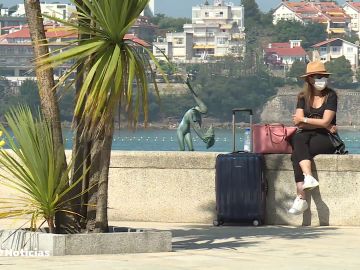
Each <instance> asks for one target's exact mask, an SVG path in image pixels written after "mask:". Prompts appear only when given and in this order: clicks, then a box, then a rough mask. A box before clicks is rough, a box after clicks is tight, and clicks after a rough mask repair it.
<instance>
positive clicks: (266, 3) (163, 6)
mask: <svg viewBox="0 0 360 270" xmlns="http://www.w3.org/2000/svg"><path fill="white" fill-rule="evenodd" d="M298 1H299V0H298ZM23 2H24V1H23V0H0V4H4V5H5V6H7V7H10V6H12V5H15V4H17V3H23ZM46 2H47V3H53V2H62V3H68V2H69V1H68V0H48V1H46ZM204 2H205V1H204V0H155V13H164V14H166V15H168V16H172V17H189V18H190V17H191V7H192V6H194V5H198V4H202V3H204ZM210 2H212V0H210ZM225 2H233V3H234V4H239V3H240V2H241V0H225ZM344 2H345V0H338V3H339V4H343V3H344ZM256 3H257V4H258V6H259V8H260V9H261V10H262V11H269V10H270V9H271V8H275V7H276V6H277V5H279V4H280V3H281V0H256Z"/></svg>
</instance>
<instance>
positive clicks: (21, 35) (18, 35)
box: [2, 27, 150, 47]
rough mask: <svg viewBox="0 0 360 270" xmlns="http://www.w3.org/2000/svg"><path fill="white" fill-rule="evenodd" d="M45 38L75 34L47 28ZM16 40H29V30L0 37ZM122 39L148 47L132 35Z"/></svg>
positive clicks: (71, 31)
mask: <svg viewBox="0 0 360 270" xmlns="http://www.w3.org/2000/svg"><path fill="white" fill-rule="evenodd" d="M45 34H46V37H47V38H74V39H76V38H77V33H76V32H75V31H74V30H69V29H65V28H63V27H59V28H58V29H57V28H48V29H47V31H46V32H45ZM16 38H23V39H29V40H30V32H29V28H23V29H21V30H19V31H16V32H13V33H10V34H6V35H3V36H2V39H3V40H4V39H16ZM124 39H127V40H132V41H134V42H136V43H138V44H140V45H142V46H145V47H147V46H150V45H149V43H147V42H146V41H144V40H142V39H140V38H138V37H137V36H135V35H133V34H126V35H125V37H124Z"/></svg>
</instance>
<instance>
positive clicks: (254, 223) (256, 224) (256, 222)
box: [252, 219, 261, 226]
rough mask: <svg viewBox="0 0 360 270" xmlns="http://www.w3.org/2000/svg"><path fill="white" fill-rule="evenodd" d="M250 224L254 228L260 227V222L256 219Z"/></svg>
mask: <svg viewBox="0 0 360 270" xmlns="http://www.w3.org/2000/svg"><path fill="white" fill-rule="evenodd" d="M252 223H253V225H254V226H259V225H261V222H260V221H259V220H258V219H254V220H253V222H252Z"/></svg>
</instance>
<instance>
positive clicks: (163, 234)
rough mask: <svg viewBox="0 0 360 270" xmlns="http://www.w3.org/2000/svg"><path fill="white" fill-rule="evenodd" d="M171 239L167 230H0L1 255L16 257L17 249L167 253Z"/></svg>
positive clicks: (40, 253) (59, 253)
mask: <svg viewBox="0 0 360 270" xmlns="http://www.w3.org/2000/svg"><path fill="white" fill-rule="evenodd" d="M171 241H172V234H171V232H170V231H140V232H139V231H137V232H116V233H89V234H69V235H61V234H49V233H42V232H29V231H24V230H18V231H14V230H3V231H0V243H1V247H0V256H1V255H2V256H14V255H15V256H19V255H17V254H18V253H19V252H23V253H25V254H27V256H34V252H36V254H38V256H64V255H94V254H120V253H150V252H169V251H171V250H172V244H171ZM29 251H31V252H32V253H31V254H32V255H31V254H30V255H29ZM25 256H26V255H25Z"/></svg>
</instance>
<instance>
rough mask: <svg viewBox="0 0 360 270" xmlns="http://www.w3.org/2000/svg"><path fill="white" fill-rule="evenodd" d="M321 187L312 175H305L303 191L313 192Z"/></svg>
mask: <svg viewBox="0 0 360 270" xmlns="http://www.w3.org/2000/svg"><path fill="white" fill-rule="evenodd" d="M318 186H319V182H318V181H317V180H316V179H315V178H314V177H313V176H311V175H305V177H304V185H303V190H312V189H314V188H316V187H318Z"/></svg>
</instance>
